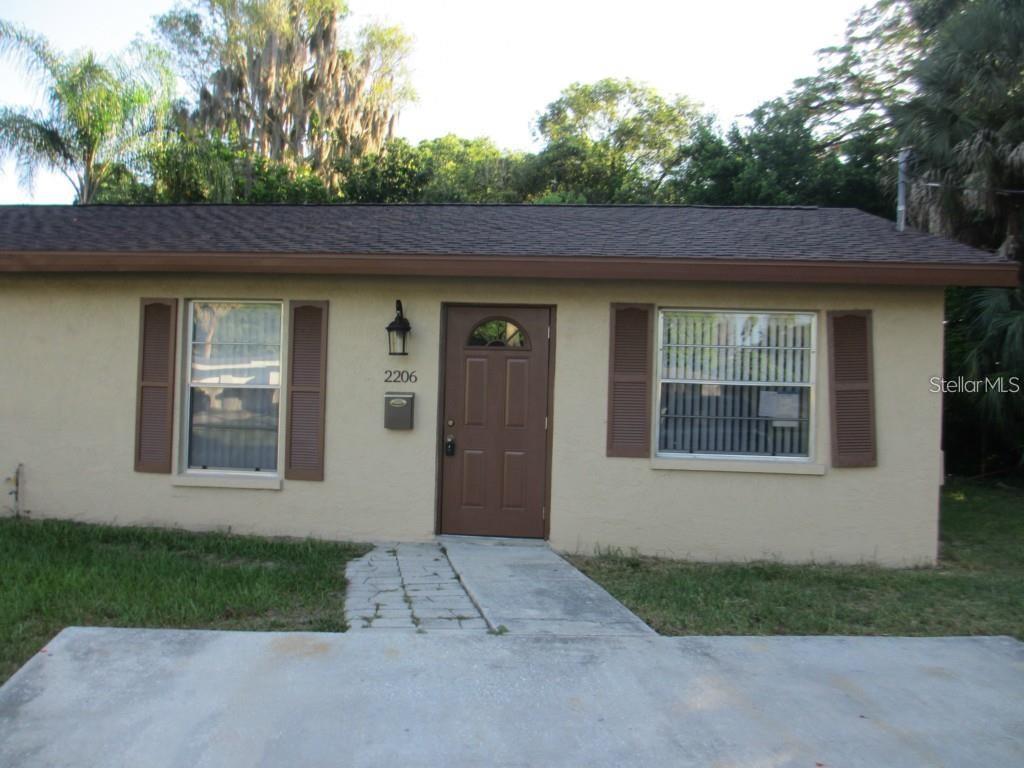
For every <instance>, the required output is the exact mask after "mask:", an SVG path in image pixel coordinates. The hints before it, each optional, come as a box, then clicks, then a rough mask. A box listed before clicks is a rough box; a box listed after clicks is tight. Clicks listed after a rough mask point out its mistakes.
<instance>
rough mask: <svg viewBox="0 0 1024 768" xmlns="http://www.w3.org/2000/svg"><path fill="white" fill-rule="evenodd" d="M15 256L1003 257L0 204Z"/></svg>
mask: <svg viewBox="0 0 1024 768" xmlns="http://www.w3.org/2000/svg"><path fill="white" fill-rule="evenodd" d="M18 252H21V253H29V252H72V253H75V252H82V253H84V252H93V253H115V254H116V253H137V254H146V253H181V254H198V253H225V254H231V253H249V254H271V253H273V254H299V253H306V254H310V253H317V254H347V255H363V256H373V255H381V256H384V255H387V256H463V255H464V256H483V257H486V256H515V257H566V258H573V257H645V258H656V259H661V258H664V259H701V260H717V259H722V260H730V261H732V260H760V261H766V260H771V261H787V260H793V261H804V262H806V261H822V262H848V261H853V262H875V263H892V262H896V263H925V264H934V265H945V264H961V265H969V264H978V265H982V264H987V265H992V264H1005V263H1006V261H1005V260H1004V259H1002V258H1000V257H999V256H997V255H996V254H993V253H990V252H987V251H981V250H978V249H976V248H971V247H969V246H966V245H963V244H961V243H958V242H955V241H953V240H948V239H945V238H941V237H935V236H932V235H927V234H923V233H920V232H916V231H906V232H897V231H896V229H895V227H894V225H893V224H892V222H890V221H887V220H885V219H882V218H879V217H877V216H872V215H870V214H867V213H863V212H862V211H858V210H854V209H850V208H812V207H702V206H643V205H616V206H604V205H593V206H575V205H565V206H561V205H560V206H538V205H309V206H295V205H174V206H170V205H168V206H156V205H153V206H149V205H143V206H100V205H98V206H83V207H77V206H34V205H25V206H0V258H3V254H11V253H18Z"/></svg>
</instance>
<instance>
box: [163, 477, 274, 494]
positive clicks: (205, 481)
mask: <svg viewBox="0 0 1024 768" xmlns="http://www.w3.org/2000/svg"><path fill="white" fill-rule="evenodd" d="M171 485H175V486H181V487H187V488H243V489H249V490H257V491H279V490H281V478H280V476H279V475H267V476H266V477H257V476H255V475H241V474H239V475H233V474H228V473H224V474H216V473H211V474H205V473H204V474H201V475H200V474H181V475H175V476H174V478H173V479H172V480H171Z"/></svg>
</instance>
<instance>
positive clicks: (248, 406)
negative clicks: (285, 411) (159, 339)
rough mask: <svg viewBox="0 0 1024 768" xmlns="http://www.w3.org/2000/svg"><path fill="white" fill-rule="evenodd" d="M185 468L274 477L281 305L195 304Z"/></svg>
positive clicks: (191, 319)
mask: <svg viewBox="0 0 1024 768" xmlns="http://www.w3.org/2000/svg"><path fill="white" fill-rule="evenodd" d="M189 328H190V333H189V365H188V408H187V412H188V420H189V421H188V430H187V432H188V434H187V440H186V452H187V457H188V462H187V465H188V468H189V469H192V470H195V469H198V470H204V469H210V470H234V471H246V472H276V471H277V438H278V423H279V418H278V416H279V413H280V403H281V305H280V304H278V303H272V302H225V301H193V302H191V304H190V312H189Z"/></svg>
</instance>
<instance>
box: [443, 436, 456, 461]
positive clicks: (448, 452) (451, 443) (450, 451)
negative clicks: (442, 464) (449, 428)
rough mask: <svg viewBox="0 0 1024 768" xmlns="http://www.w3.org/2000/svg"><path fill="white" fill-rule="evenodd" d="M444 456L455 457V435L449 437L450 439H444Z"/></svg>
mask: <svg viewBox="0 0 1024 768" xmlns="http://www.w3.org/2000/svg"><path fill="white" fill-rule="evenodd" d="M444 455H445V456H454V455H455V435H448V437H446V438H445V439H444Z"/></svg>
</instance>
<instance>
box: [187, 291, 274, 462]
mask: <svg viewBox="0 0 1024 768" xmlns="http://www.w3.org/2000/svg"><path fill="white" fill-rule="evenodd" d="M196 304H269V305H272V306H276V307H277V308H278V311H279V312H280V314H281V335H280V338H279V339H278V349H280V355H281V359H280V360H279V362H278V365H279V375H280V383H279V384H278V385H277V386H274V385H273V384H231V385H230V386H228V385H223V384H222V385H217V386H220V387H223V388H225V389H229V388H230V389H276V390H278V391H279V393H280V394H279V395H278V405H277V445H276V446H275V453H276V457H277V461H276V464H277V467H276V469H274V471H273V472H262V471H261V472H256V471H255V470H251V469H217V468H214V469H203V468H202V467H190V466H189V442H190V441H191V439H192V386H193V385H192V346H193V344H195V338H194V334H195V323H194V317H195V305H196ZM186 307H187V310H188V311H187V312H186V314H185V340H186V343H185V344H184V345H183V347H184V349H183V352H184V355H183V360H182V367H183V371H182V373H183V374H184V375H183V376H182V378H183V380H184V387H183V389H184V393H183V394H184V408H182V414H181V419H180V421H179V426H180V429H181V432H180V434H181V441H180V442H181V452H180V453H179V457H180V459H179V460H180V461H181V467H182V471H181V473H180V474H182V475H187V476H192V477H223V476H227V477H238V478H250V477H251V478H264V479H267V480H278V479H280V478H281V476H282V472H281V462H282V457H281V454H282V440H283V431H284V430H283V427H284V420H285V353H286V350H285V348H284V339H285V330H286V329H285V319H286V318H285V313H284V302H283V301H280V300H275V299H239V298H234V299H189V300H188V301H187V302H186ZM196 386H199V387H212V386H214V385H212V384H197V385H196Z"/></svg>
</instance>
